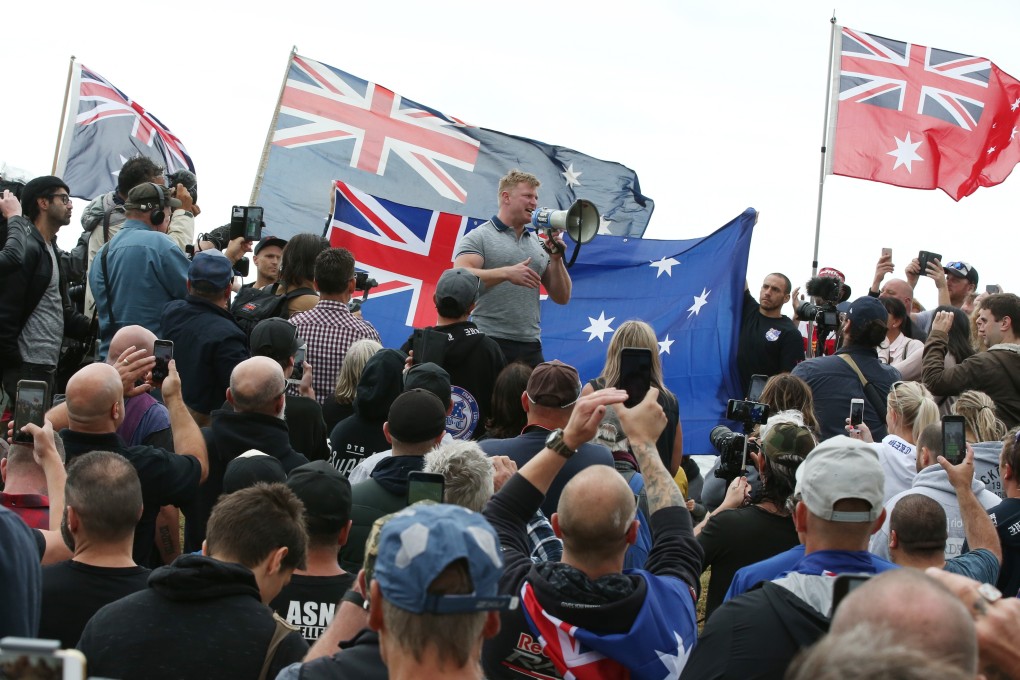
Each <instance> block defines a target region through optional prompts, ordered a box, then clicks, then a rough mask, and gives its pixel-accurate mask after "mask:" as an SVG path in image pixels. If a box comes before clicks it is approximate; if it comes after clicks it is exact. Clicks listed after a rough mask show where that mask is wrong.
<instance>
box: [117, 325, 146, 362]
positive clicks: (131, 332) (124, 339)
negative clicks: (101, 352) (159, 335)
mask: <svg viewBox="0 0 1020 680" xmlns="http://www.w3.org/2000/svg"><path fill="white" fill-rule="evenodd" d="M154 342H156V334H155V333H153V332H152V331H150V330H149V329H148V328H145V327H144V326H124V328H121V329H120V330H119V331H117V332H116V333H114V335H113V339H112V340H110V352H109V354H107V355H106V363H108V364H115V363H117V359H119V358H120V355H121V354H123V353H124V350H126V349H127V348H128V347H131V346H134V348H135V349H144V350H145V351H146V352H148V353H149V354H150V355H151V354H152V346H153V343H154Z"/></svg>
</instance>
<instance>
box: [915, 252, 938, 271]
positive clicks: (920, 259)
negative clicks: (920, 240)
mask: <svg viewBox="0 0 1020 680" xmlns="http://www.w3.org/2000/svg"><path fill="white" fill-rule="evenodd" d="M934 260H938V261H939V262H942V256H941V255H939V254H938V253H931V252H928V251H927V250H922V251H921V252H919V253H918V254H917V263H918V264H919V265H920V267H921V276H928V274H927V272H928V263H929V262H933V261H934Z"/></svg>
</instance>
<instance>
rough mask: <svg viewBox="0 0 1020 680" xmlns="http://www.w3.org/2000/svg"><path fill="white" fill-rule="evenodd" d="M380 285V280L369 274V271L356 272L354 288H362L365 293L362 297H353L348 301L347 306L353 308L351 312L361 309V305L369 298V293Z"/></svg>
mask: <svg viewBox="0 0 1020 680" xmlns="http://www.w3.org/2000/svg"><path fill="white" fill-rule="evenodd" d="M378 285H379V282H378V281H376V280H375V279H373V278H370V277H369V276H368V272H354V290H360V291H362V292H363V293H364V295H362V296H361V297H360V298H358V299H355V298H351V300H350V302H348V303H347V308H348V309H349V310H351V314H354V313H355V312H358V311H361V305H362V303H364V302H365V300H367V299H368V293H369V291H371V290H372V289H373V288H375V287H376V286H378Z"/></svg>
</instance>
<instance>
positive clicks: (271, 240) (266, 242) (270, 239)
mask: <svg viewBox="0 0 1020 680" xmlns="http://www.w3.org/2000/svg"><path fill="white" fill-rule="evenodd" d="M266 246H278V247H279V248H281V249H282V248H286V247H287V242H286V241H285V240H283V239H282V238H278V237H276V236H266V237H265V238H263V239H262V240H261V241H259V242H258V243H256V244H255V254H256V255H258V254H259V251H260V250H262V249H263V248H265V247H266Z"/></svg>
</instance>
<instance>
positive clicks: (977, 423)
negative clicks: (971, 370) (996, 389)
mask: <svg viewBox="0 0 1020 680" xmlns="http://www.w3.org/2000/svg"><path fill="white" fill-rule="evenodd" d="M953 413H955V414H956V415H958V416H963V418H964V421H965V422H966V423H967V432H968V433H970V434H972V435H974V437H975V440H974V441H975V442H996V441H1001V440H1002V438H1003V437H1005V436H1006V425H1005V424H1004V423H1003V422H1002V421H1001V420H999V418H998V416H996V415H995V402H994V401H992V398H991V397H989V396H988V395H987V394H985V393H984V392H978V391H977V390H967V391H966V392H963V393H962V394H961V395H960V396H959V397H957V398H956V403H954V404H953Z"/></svg>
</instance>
